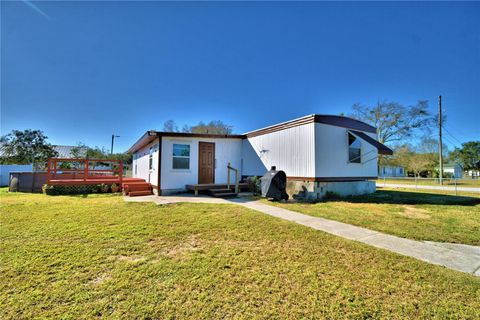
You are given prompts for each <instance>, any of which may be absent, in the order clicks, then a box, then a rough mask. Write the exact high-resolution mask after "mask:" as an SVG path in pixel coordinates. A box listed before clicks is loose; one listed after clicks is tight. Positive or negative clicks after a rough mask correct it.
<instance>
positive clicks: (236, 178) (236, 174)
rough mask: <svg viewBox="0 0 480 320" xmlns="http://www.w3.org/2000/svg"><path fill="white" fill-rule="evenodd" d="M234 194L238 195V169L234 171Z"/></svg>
mask: <svg viewBox="0 0 480 320" xmlns="http://www.w3.org/2000/svg"><path fill="white" fill-rule="evenodd" d="M235 193H238V169H237V170H235Z"/></svg>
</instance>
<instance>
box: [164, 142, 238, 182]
mask: <svg viewBox="0 0 480 320" xmlns="http://www.w3.org/2000/svg"><path fill="white" fill-rule="evenodd" d="M200 141H201V142H213V143H215V161H216V167H215V183H226V182H227V164H228V163H229V162H230V163H231V165H232V166H233V167H234V168H238V169H240V168H241V159H242V139H212V138H195V137H193V138H190V137H188V138H183V137H163V138H162V177H161V179H162V183H161V188H162V190H168V189H184V188H185V185H187V184H196V183H198V143H199V142H200ZM175 143H180V144H188V145H190V168H189V169H188V170H175V169H173V167H172V152H173V144H175ZM231 179H232V181H234V180H233V179H235V177H234V174H233V173H232V175H231Z"/></svg>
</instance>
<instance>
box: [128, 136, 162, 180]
mask: <svg viewBox="0 0 480 320" xmlns="http://www.w3.org/2000/svg"><path fill="white" fill-rule="evenodd" d="M150 147H153V163H152V165H153V166H152V170H150V169H149V168H148V164H149V163H148V157H149V154H150ZM157 167H158V139H156V140H155V141H153V142H151V143H150V144H148V145H146V146H145V147H143V148H141V149H139V150H138V151H136V152H135V153H134V154H133V162H132V177H134V178H142V179H145V181H147V182H150V183H151V184H152V185H154V186H158V168H157Z"/></svg>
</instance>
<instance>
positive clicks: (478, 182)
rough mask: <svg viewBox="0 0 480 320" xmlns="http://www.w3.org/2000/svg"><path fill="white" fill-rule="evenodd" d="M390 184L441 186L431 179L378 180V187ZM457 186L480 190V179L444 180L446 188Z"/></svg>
mask: <svg viewBox="0 0 480 320" xmlns="http://www.w3.org/2000/svg"><path fill="white" fill-rule="evenodd" d="M384 182H385V183H387V184H388V183H390V184H411V185H415V184H418V185H419V186H440V183H439V182H438V180H435V179H430V178H424V179H422V178H420V179H417V181H415V178H408V177H405V178H385V179H384V178H378V180H377V185H379V186H381V185H382V184H383V183H384ZM455 184H456V185H457V186H458V187H477V188H480V179H470V178H465V179H460V180H454V179H443V186H446V187H455Z"/></svg>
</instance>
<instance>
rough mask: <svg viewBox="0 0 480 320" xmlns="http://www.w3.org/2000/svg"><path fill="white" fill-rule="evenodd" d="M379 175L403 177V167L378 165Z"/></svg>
mask: <svg viewBox="0 0 480 320" xmlns="http://www.w3.org/2000/svg"><path fill="white" fill-rule="evenodd" d="M378 176H379V177H382V178H383V177H405V168H404V167H399V166H379V167H378Z"/></svg>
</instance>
